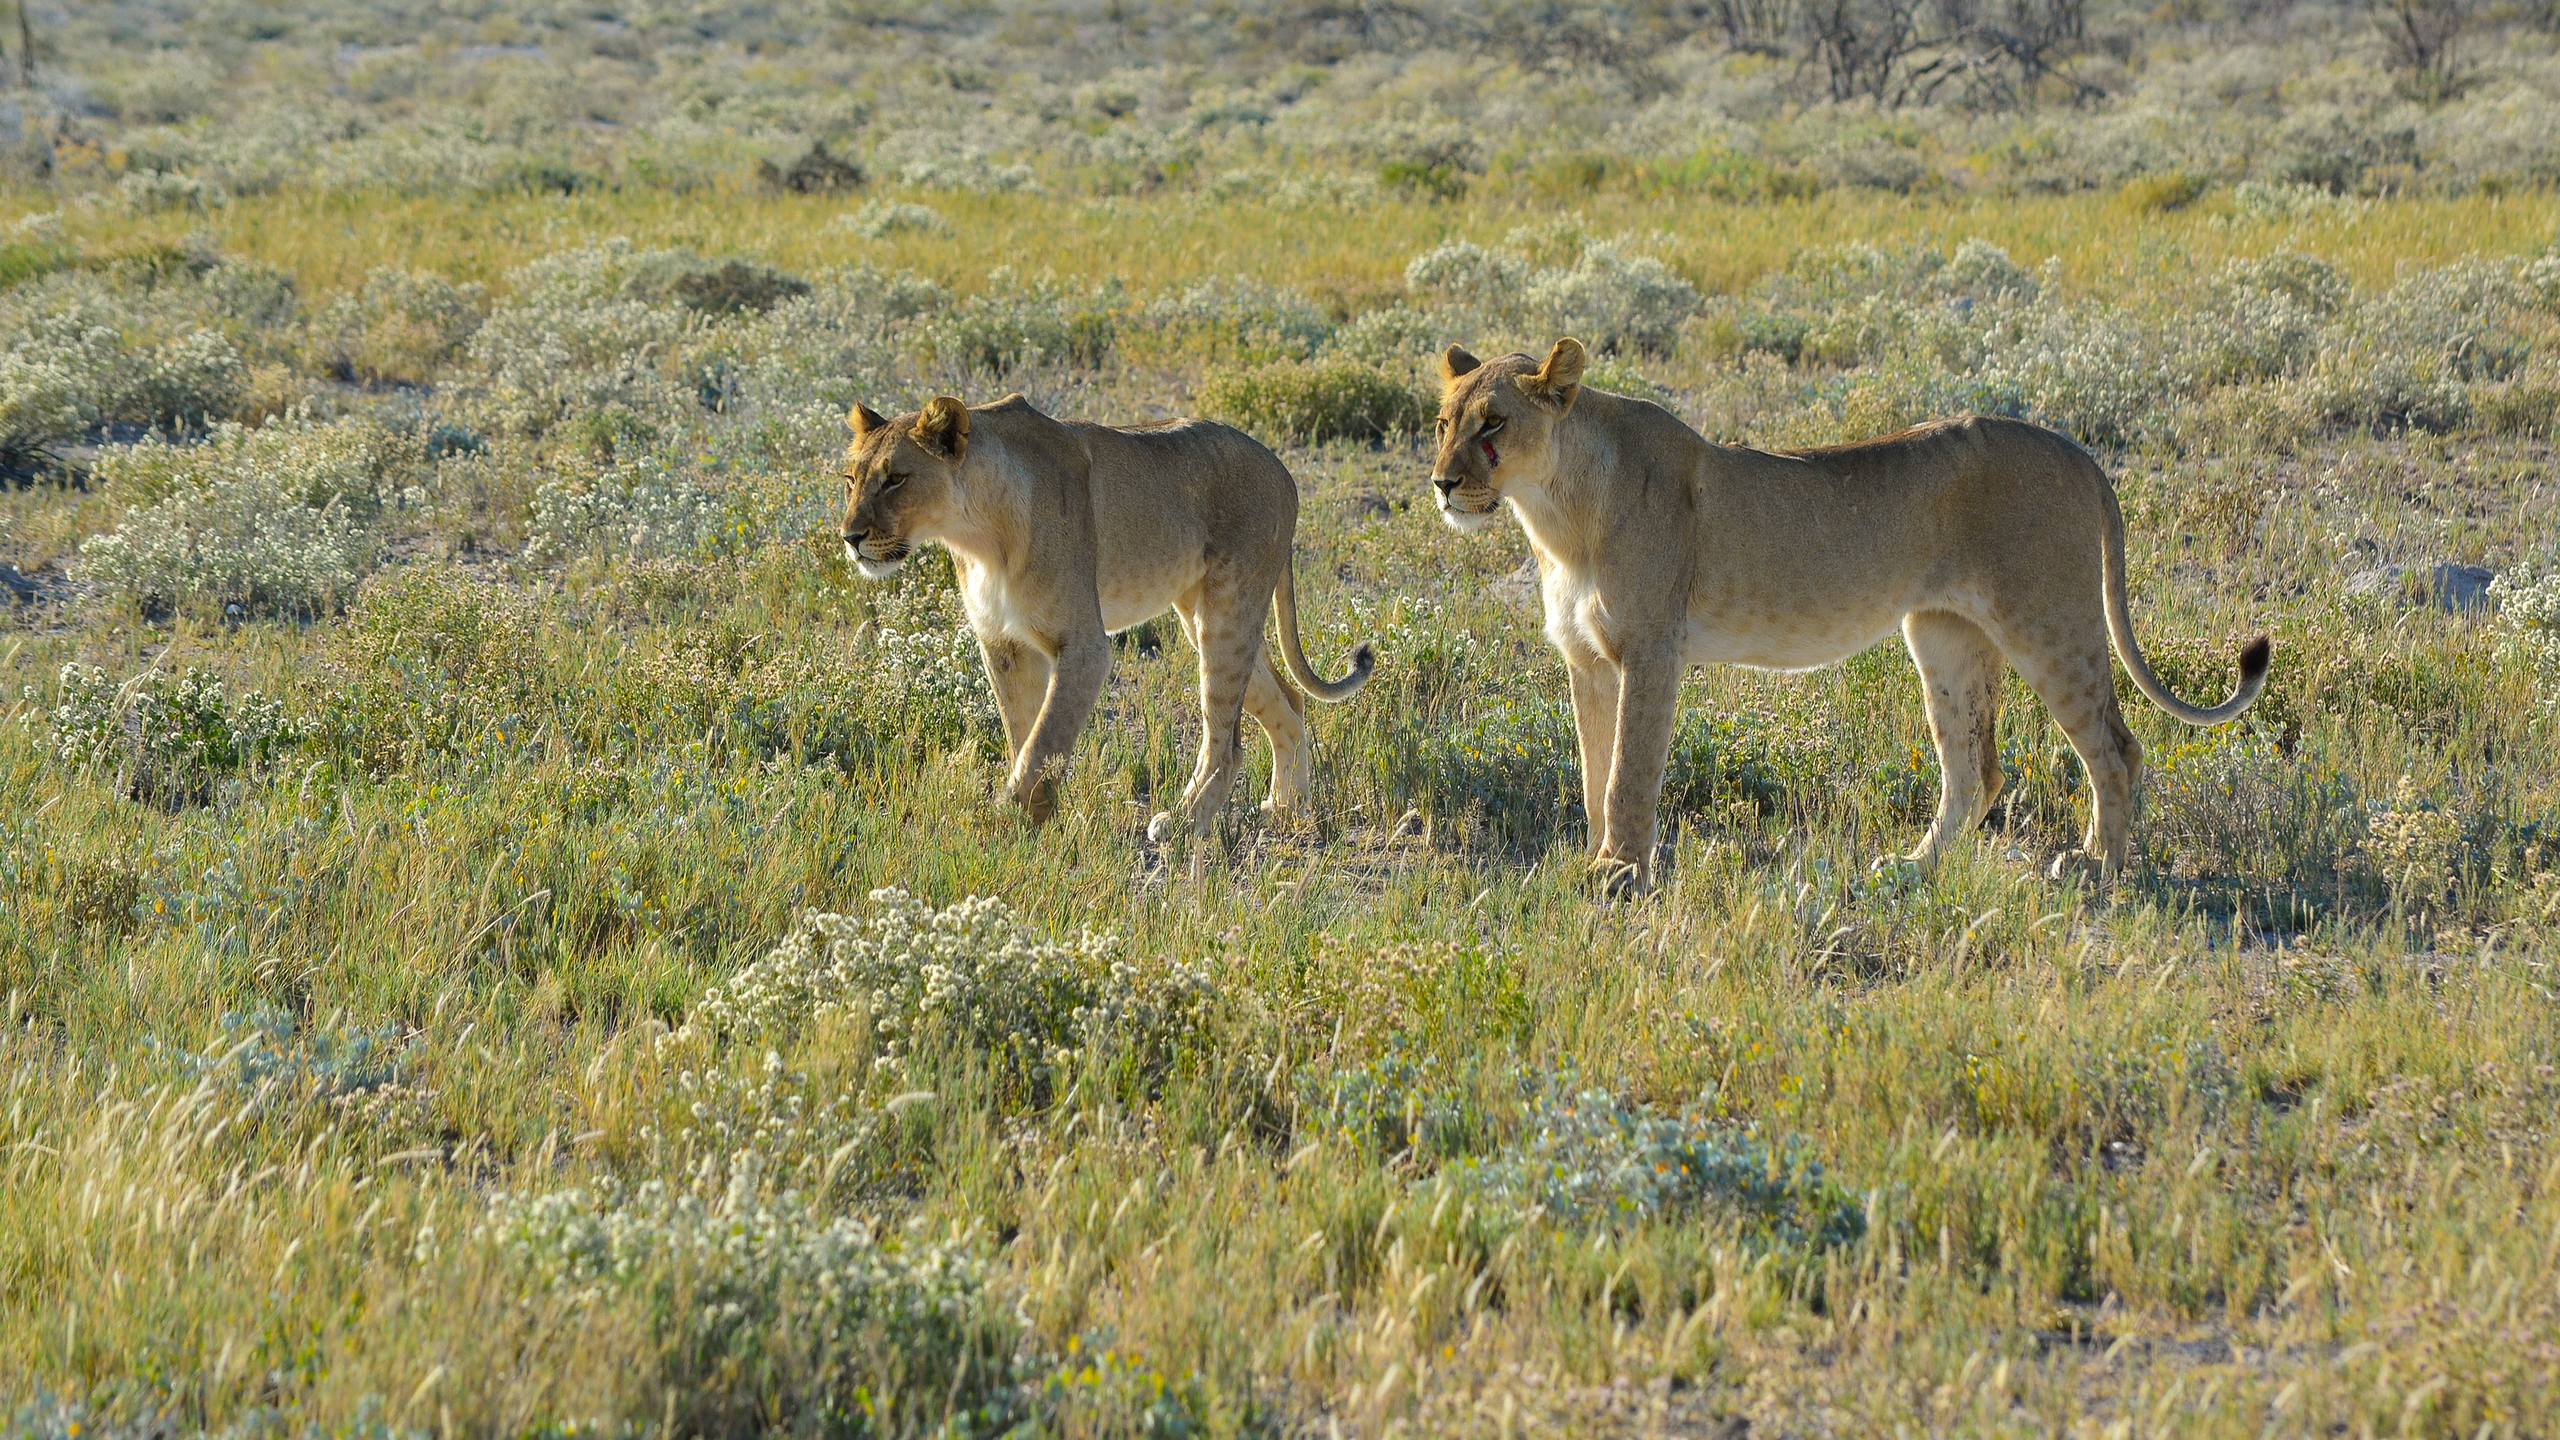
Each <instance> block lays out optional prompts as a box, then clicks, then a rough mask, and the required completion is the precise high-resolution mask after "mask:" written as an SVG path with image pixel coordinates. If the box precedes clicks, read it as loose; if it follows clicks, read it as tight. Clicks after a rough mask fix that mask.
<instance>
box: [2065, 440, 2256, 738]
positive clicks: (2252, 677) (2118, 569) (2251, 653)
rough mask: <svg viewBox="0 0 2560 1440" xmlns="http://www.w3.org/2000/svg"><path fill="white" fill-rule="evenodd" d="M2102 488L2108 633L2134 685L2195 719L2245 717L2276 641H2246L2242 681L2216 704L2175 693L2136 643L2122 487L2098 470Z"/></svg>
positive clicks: (2201, 722) (2171, 710)
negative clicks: (2118, 490) (2118, 495)
mask: <svg viewBox="0 0 2560 1440" xmlns="http://www.w3.org/2000/svg"><path fill="white" fill-rule="evenodd" d="M2091 468H2092V469H2094V468H2095V467H2094V466H2093V467H2091ZM2098 493H2099V494H2100V495H2102V496H2104V497H2105V498H2106V502H2107V538H2106V546H2105V552H2106V566H2105V573H2106V591H2107V633H2108V634H2109V635H2111V636H2113V637H2114V639H2115V642H2116V657H2117V658H2118V659H2120V660H2122V661H2123V662H2124V672H2125V674H2127V675H2130V676H2132V677H2133V688H2134V689H2136V690H2139V691H2141V692H2142V694H2143V697H2144V698H2145V699H2148V700H2149V701H2150V702H2151V703H2152V704H2154V705H2157V706H2159V707H2160V708H2161V709H2163V710H2166V711H2168V712H2169V713H2170V714H2172V715H2174V716H2176V717H2178V718H2179V719H2181V720H2184V721H2186V722H2187V723H2188V724H2190V725H2219V724H2221V723H2223V722H2224V721H2226V720H2237V719H2239V718H2240V712H2241V711H2243V710H2246V709H2248V708H2249V706H2250V705H2251V703H2252V702H2254V701H2256V700H2257V698H2258V692H2259V691H2261V690H2264V689H2265V688H2267V666H2268V663H2269V661H2270V660H2271V659H2272V658H2273V655H2274V648H2275V647H2274V646H2273V644H2272V643H2271V642H2270V641H2269V640H2268V639H2267V637H2266V636H2264V635H2261V636H2259V637H2258V638H2257V639H2255V640H2252V641H2250V642H2249V643H2248V644H2247V645H2244V646H2242V647H2241V649H2240V686H2239V688H2238V689H2236V690H2233V691H2232V692H2231V698H2229V699H2227V700H2225V701H2223V702H2222V703H2221V704H2219V705H2216V706H2213V707H2212V708H2211V709H2207V708H2205V707H2204V706H2201V705H2190V704H2188V703H2187V702H2186V701H2184V700H2181V699H2179V698H2178V697H2177V696H2175V695H2173V694H2171V693H2170V692H2169V687H2168V686H2166V685H2164V684H2162V683H2161V682H2160V677H2159V675H2158V674H2156V673H2154V672H2153V670H2152V668H2151V662H2150V661H2148V660H2145V659H2143V658H2142V647H2141V646H2140V645H2137V644H2135V643H2134V639H2133V615H2132V612H2131V611H2130V610H2129V609H2127V607H2126V601H2125V586H2124V507H2123V506H2121V505H2118V504H2117V503H2116V487H2115V486H2114V485H2113V484H2112V483H2110V482H2109V481H2108V480H2107V478H2106V476H2105V475H2104V474H2100V475H2099V476H2098Z"/></svg>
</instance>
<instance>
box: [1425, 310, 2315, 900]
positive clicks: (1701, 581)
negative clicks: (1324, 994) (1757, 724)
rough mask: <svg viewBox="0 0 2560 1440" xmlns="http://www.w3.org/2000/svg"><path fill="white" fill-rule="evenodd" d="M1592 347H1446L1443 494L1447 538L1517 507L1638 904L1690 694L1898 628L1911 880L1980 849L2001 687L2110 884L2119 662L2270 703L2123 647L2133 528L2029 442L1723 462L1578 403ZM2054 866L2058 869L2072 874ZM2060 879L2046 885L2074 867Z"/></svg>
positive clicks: (1878, 446)
mask: <svg viewBox="0 0 2560 1440" xmlns="http://www.w3.org/2000/svg"><path fill="white" fill-rule="evenodd" d="M1584 358H1585V357H1584V353H1583V348H1582V346H1581V345H1580V344H1579V343H1578V342H1576V341H1573V340H1570V339H1568V340H1559V341H1557V342H1556V344H1555V347H1554V348H1553V350H1551V351H1550V352H1549V354H1548V355H1547V358H1546V359H1545V360H1544V361H1543V362H1542V361H1539V360H1537V359H1535V358H1534V357H1531V356H1528V355H1506V356H1503V357H1502V358H1500V359H1496V360H1490V361H1479V360H1478V359H1476V357H1475V356H1473V355H1470V354H1468V353H1467V352H1466V351H1465V350H1463V349H1461V348H1459V347H1457V346H1454V345H1453V346H1451V347H1449V349H1448V351H1447V352H1446V353H1445V354H1443V355H1442V356H1441V357H1440V377H1441V381H1442V396H1441V403H1440V418H1439V430H1438V450H1437V459H1436V461H1435V463H1434V465H1433V467H1432V474H1431V483H1432V485H1433V487H1434V488H1435V489H1436V490H1438V492H1439V502H1440V510H1441V514H1442V515H1443V516H1444V517H1445V518H1446V519H1447V520H1448V521H1449V523H1450V524H1451V525H1453V526H1455V527H1457V528H1461V529H1474V528H1478V527H1480V526H1482V525H1485V524H1488V523H1491V521H1492V520H1493V518H1494V516H1495V514H1496V512H1497V511H1498V509H1499V508H1500V507H1501V506H1503V505H1505V504H1508V505H1509V507H1510V509H1511V512H1512V514H1514V515H1515V516H1517V517H1518V518H1519V521H1520V527H1521V529H1523V530H1524V531H1526V532H1528V536H1529V544H1530V548H1531V549H1532V550H1534V551H1535V552H1536V554H1537V561H1538V572H1539V576H1540V580H1541V582H1542V586H1541V588H1542V589H1543V591H1544V598H1545V603H1546V633H1547V638H1548V640H1549V641H1551V642H1553V643H1554V645H1555V647H1556V648H1557V649H1558V650H1560V651H1562V652H1563V653H1564V660H1565V666H1566V669H1567V671H1568V672H1569V674H1570V676H1571V681H1572V692H1573V720H1574V730H1575V733H1576V734H1577V736H1578V737H1579V738H1580V741H1581V748H1582V787H1583V799H1584V805H1585V808H1586V810H1587V811H1588V813H1589V816H1590V820H1591V846H1592V850H1591V854H1592V861H1593V864H1594V867H1595V868H1596V869H1598V870H1599V871H1601V872H1602V873H1603V875H1604V876H1605V877H1606V878H1607V879H1608V881H1609V882H1610V883H1611V884H1612V885H1613V886H1632V887H1634V888H1642V887H1644V886H1645V885H1647V884H1649V883H1650V881H1651V878H1652V874H1651V872H1652V864H1653V856H1654V849H1655V842H1656V830H1655V814H1656V810H1657V807H1658V806H1659V803H1660V800H1661V796H1662V774H1663V768H1664V766H1665V765H1666V764H1667V763H1668V760H1669V757H1670V749H1671V732H1672V725H1673V719H1674V716H1673V711H1674V708H1675V706H1676V704H1677V699H1678V694H1679V685H1680V677H1681V675H1682V673H1683V672H1685V671H1686V670H1687V669H1688V667H1689V666H1691V665H1698V664H1706V663H1711V662H1723V663H1730V664H1739V665H1749V666H1757V667H1762V668H1767V669H1777V670H1803V669H1811V668H1815V667H1818V666H1823V665H1829V664H1833V663H1835V662H1837V661H1840V660H1845V659H1847V658H1849V657H1850V656H1852V655H1855V654H1857V653H1858V652H1860V651H1862V650H1865V649H1867V648H1868V647H1869V646H1871V645H1873V644H1875V643H1876V642H1877V641H1879V640H1881V639H1883V638H1885V637H1886V636H1888V635H1890V634H1892V633H1893V631H1894V629H1895V627H1897V626H1899V627H1900V628H1901V631H1902V636H1903V640H1904V641H1905V643H1906V644H1908V645H1909V647H1910V650H1911V658H1912V661H1913V663H1915V664H1916V665H1918V667H1919V670H1920V688H1921V693H1922V695H1923V697H1924V698H1925V701H1926V705H1927V709H1928V714H1929V731H1930V734H1931V736H1932V737H1933V738H1934V739H1935V741H1936V743H1937V751H1938V764H1939V769H1940V774H1941V779H1940V790H1939V796H1938V814H1937V818H1936V820H1935V821H1934V822H1932V823H1931V825H1930V826H1929V831H1928V834H1927V835H1925V836H1923V837H1922V838H1921V841H1920V845H1919V848H1918V849H1916V850H1914V851H1912V852H1911V857H1910V858H1911V859H1912V860H1914V861H1917V862H1919V863H1921V864H1923V865H1927V864H1929V863H1932V862H1934V861H1935V860H1937V859H1938V858H1939V857H1940V856H1941V855H1943V854H1944V853H1945V852H1946V850H1947V847H1948V846H1949V845H1951V844H1953V843H1954V842H1955V841H1956V840H1957V838H1958V837H1959V836H1962V835H1964V834H1966V833H1968V832H1970V831H1971V830H1972V829H1973V828H1974V827H1976V826H1978V825H1979V824H1981V822H1982V819H1983V817H1984V816H1985V815H1986V814H1988V813H1989V811H1990V809H1991V803H1992V801H1993V800H1994V799H1996V798H1997V797H1998V795H1999V791H2000V785H2001V774H2000V756H1999V751H1998V749H1997V747H1996V745H1995V744H1994V741H1993V734H1994V726H1993V721H1994V720H1995V718H1996V716H1997V713H1998V706H1999V702H2000V679H2001V673H2002V669H2003V667H2004V666H2015V667H2016V668H2017V670H2018V673H2019V674H2020V675H2021V676H2022V677H2023V678H2024V679H2025V680H2026V682H2027V684H2028V686H2029V687H2030V688H2032V689H2033V690H2034V691H2035V692H2036V694H2037V695H2038V696H2039V697H2041V698H2042V699H2043V701H2044V703H2045V706H2046V708H2047V709H2048V710H2050V711H2051V712H2052V713H2053V717H2054V719H2055V720H2056V721H2057V722H2059V723H2060V724H2061V726H2062V728H2063V731H2064V733H2065V734H2067V735H2068V736H2069V737H2070V740H2071V747H2072V749H2073V750H2075V751H2077V752H2078V753H2079V756H2080V760H2081V763H2082V764H2083V765H2084V766H2086V767H2087V769H2088V774H2089V795H2090V801H2091V806H2090V815H2089V828H2088V832H2087V834H2086V836H2085V837H2084V838H2083V840H2082V842H2081V850H2080V852H2079V853H2080V855H2082V856H2084V857H2086V858H2087V859H2088V860H2089V861H2091V862H2093V863H2094V864H2095V865H2096V867H2097V868H2098V871H2099V873H2100V875H2101V876H2102V877H2103V878H2106V879H2112V878H2113V877H2114V875H2115V874H2116V872H2117V871H2118V870H2119V868H2120V867H2121V866H2122V865H2123V863H2124V859H2125V845H2126V835H2125V830H2126V822H2127V819H2128V816H2129V812H2130V810H2131V807H2132V801H2133V791H2134V785H2135V782H2136V781H2137V779H2138V778H2139V777H2140V774H2141V770H2142V749H2141V747H2140V746H2139V745H2138V744H2136V743H2135V741H2134V738H2133V734H2132V732H2131V731H2129V730H2127V729H2126V728H2125V724H2124V718H2123V716H2122V714H2121V713H2120V712H2119V711H2118V709H2117V706H2116V691H2115V680H2114V674H2113V672H2112V670H2111V668H2110V666H2109V662H2108V659H2107V648H2108V640H2109V637H2110V636H2112V637H2113V639H2114V644H2115V651H2116V653H2117V655H2118V656H2120V657H2121V658H2122V659H2123V661H2124V667H2125V670H2126V673H2127V674H2129V675H2130V676H2131V677H2132V678H2133V683H2134V687H2135V688H2136V689H2138V690H2140V691H2141V692H2142V693H2143V695H2144V696H2146V697H2148V698H2149V699H2150V700H2151V702H2152V703H2153V704H2155V705H2158V706H2159V707H2160V708H2161V709H2163V710H2166V711H2168V712H2169V713H2170V714H2171V715H2174V716H2176V717H2177V718H2178V719H2180V720H2183V721H2186V722H2187V723H2189V724H2191V725H2218V724H2221V723H2222V722H2224V721H2226V720H2230V719H2233V718H2234V717H2236V716H2238V715H2239V714H2240V713H2241V712H2242V711H2244V710H2246V709H2248V708H2249V705H2250V702H2252V701H2254V700H2256V699H2257V698H2258V692H2259V691H2260V690H2261V689H2263V688H2264V687H2265V685H2266V679H2267V665H2268V657H2269V646H2268V642H2267V639H2266V637H2265V636H2260V637H2258V638H2257V639H2255V640H2252V641H2251V642H2249V644H2248V645H2247V646H2246V647H2245V648H2243V649H2242V650H2241V652H2240V684H2239V688H2238V689H2237V690H2235V691H2234V692H2233V693H2232V695H2231V697H2230V698H2229V699H2227V700H2225V701H2223V702H2222V703H2221V704H2219V705H2215V706H2213V707H2211V708H2209V709H2208V708H2204V707H2200V706H2196V705H2191V704H2189V703H2187V702H2186V701H2183V700H2181V699H2179V698H2178V697H2177V696H2175V695H2173V694H2171V693H2170V692H2169V690H2168V687H2167V686H2165V685H2163V684H2162V683H2161V681H2160V677H2159V676H2158V675H2156V674H2154V673H2153V671H2152V669H2151V667H2150V665H2149V664H2148V663H2147V662H2145V661H2144V659H2143V657H2142V650H2141V647H2140V646H2138V645H2137V644H2135V643H2134V638H2133V623H2132V620H2131V618H2130V616H2129V615H2128V614H2127V612H2126V607H2125V579H2124V568H2125V567H2124V515H2123V512H2122V511H2121V510H2120V509H2119V508H2118V506H2117V503H2116V494H2115V487H2114V486H2113V485H2112V484H2110V483H2109V481H2108V479H2107V476H2106V474H2105V472H2104V471H2102V470H2100V469H2099V468H2098V465H2097V462H2096V461H2095V460H2093V459H2091V458H2090V456H2089V454H2088V452H2087V451H2085V450H2083V449H2081V448H2080V447H2079V446H2078V445H2076V444H2074V443H2072V442H2071V441H2070V440H2069V439H2067V438H2065V437H2063V436H2061V435H2058V434H2055V433H2054V432H2053V431H2050V430H2046V429H2043V428H2041V427H2039V426H2035V425H2029V424H2026V423H2024V422H2022V421H2016V420H2000V419H1988V418H1980V417H1977V418H1970V419H1961V420H1941V421H1933V422H1931V423H1929V424H1926V425H1920V426H1917V427H1914V428H1913V429H1910V430H1906V431H1904V432H1902V433H1901V434H1899V435H1890V436H1886V437H1885V438H1883V439H1880V440H1872V441H1868V442H1866V443H1864V444H1858V445H1842V446H1835V447H1832V448H1828V449H1821V450H1802V451H1788V452H1779V453H1770V452H1765V451H1759V450H1750V449H1744V448H1742V447H1739V446H1731V445H1718V444H1715V443H1713V442H1711V441H1709V440H1707V439H1706V438H1705V437H1704V436H1701V435H1700V434H1698V432H1696V431H1695V430H1692V429H1690V428H1689V427H1688V426H1687V425H1685V424H1683V423H1681V421H1680V420H1679V419H1678V418H1677V417H1675V416H1673V415H1672V414H1671V413H1670V412H1668V411H1666V410H1664V409H1662V408H1661V407H1660V406H1658V405H1654V404H1650V403H1648V402H1646V401H1643V400H1636V399H1630V398H1628V397H1626V396H1623V395H1612V394H1609V393H1608V392H1606V391H1600V390H1590V389H1587V388H1585V387H1584V386H1583V384H1582V383H1581V381H1582V370H1583V363H1584ZM2064 858H2065V860H2068V859H2070V858H2071V857H2064ZM2062 864H2063V862H2062V861H2057V862H2056V866H2057V869H2060V868H2061V866H2062Z"/></svg>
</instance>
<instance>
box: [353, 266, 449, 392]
mask: <svg viewBox="0 0 2560 1440" xmlns="http://www.w3.org/2000/svg"><path fill="white" fill-rule="evenodd" d="M483 303H484V291H483V290H482V287H480V286H478V285H457V284H455V283H453V282H452V281H450V280H447V279H446V278H444V277H443V276H441V275H432V274H426V273H423V272H420V271H414V270H402V269H399V268H397V267H395V266H387V265H386V266H382V267H379V268H377V269H375V270H374V271H373V272H372V273H370V274H368V275H366V276H365V278H364V283H363V284H362V285H361V286H359V287H357V288H356V289H355V290H354V291H353V292H351V293H349V294H346V295H343V296H340V297H339V298H338V299H337V300H336V301H334V302H332V303H331V304H330V305H329V306H328V307H327V308H326V309H324V310H322V311H321V312H320V313H319V314H317V315H315V316H313V317H312V320H311V342H310V343H311V351H312V357H313V359H314V360H316V361H317V362H318V363H319V364H320V365H321V366H322V367H323V368H325V369H328V370H330V371H332V372H334V373H335V374H337V375H339V376H340V377H342V378H345V379H349V380H360V381H363V382H366V383H368V384H380V383H385V382H395V383H399V384H408V385H423V384H426V383H427V382H429V381H431V380H433V379H435V378H436V376H437V375H438V373H439V372H441V371H442V370H443V368H444V367H445V365H446V364H447V363H448V362H450V361H451V360H452V359H453V358H454V357H455V356H457V355H459V354H460V353H461V351H462V347H463V345H464V343H465V342H466V341H468V340H469V339H470V338H471V332H473V331H474V330H477V329H479V328H480V315H481V307H482V305H483Z"/></svg>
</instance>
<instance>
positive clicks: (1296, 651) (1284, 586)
mask: <svg viewBox="0 0 2560 1440" xmlns="http://www.w3.org/2000/svg"><path fill="white" fill-rule="evenodd" d="M1296 570H1297V566H1296V564H1295V563H1294V562H1292V563H1290V564H1287V565H1283V566H1281V567H1280V588H1279V589H1277V590H1274V591H1273V592H1272V593H1271V610H1272V615H1273V617H1274V619H1275V620H1276V622H1277V624H1278V628H1279V631H1280V658H1281V659H1283V660H1286V661H1287V662H1289V678H1290V679H1292V680H1295V681H1297V682H1298V688H1299V689H1301V690H1304V691H1306V692H1307V693H1308V694H1310V695H1313V696H1314V697H1316V698H1317V699H1319V700H1322V701H1324V702H1325V703H1327V704H1329V705H1338V704H1340V703H1341V702H1343V701H1345V700H1348V699H1350V698H1351V697H1352V696H1354V695H1357V694H1359V693H1360V687H1361V686H1363V685H1366V684H1368V683H1369V672H1370V671H1371V670H1374V669H1376V668H1377V656H1376V654H1375V653H1374V652H1372V651H1371V650H1370V648H1369V646H1368V644H1367V642H1365V641H1364V642H1362V644H1361V646H1360V648H1359V649H1357V650H1355V651H1353V652H1352V654H1351V673H1350V674H1348V675H1345V676H1343V677H1342V678H1341V679H1339V680H1336V681H1333V682H1332V683H1330V684H1327V683H1326V682H1325V681H1323V680H1319V679H1317V678H1316V672H1315V669H1314V667H1312V666H1310V665H1308V664H1307V652H1306V649H1305V647H1304V646H1303V645H1302V644H1301V643H1300V641H1299V639H1298V581H1297V575H1296Z"/></svg>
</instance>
